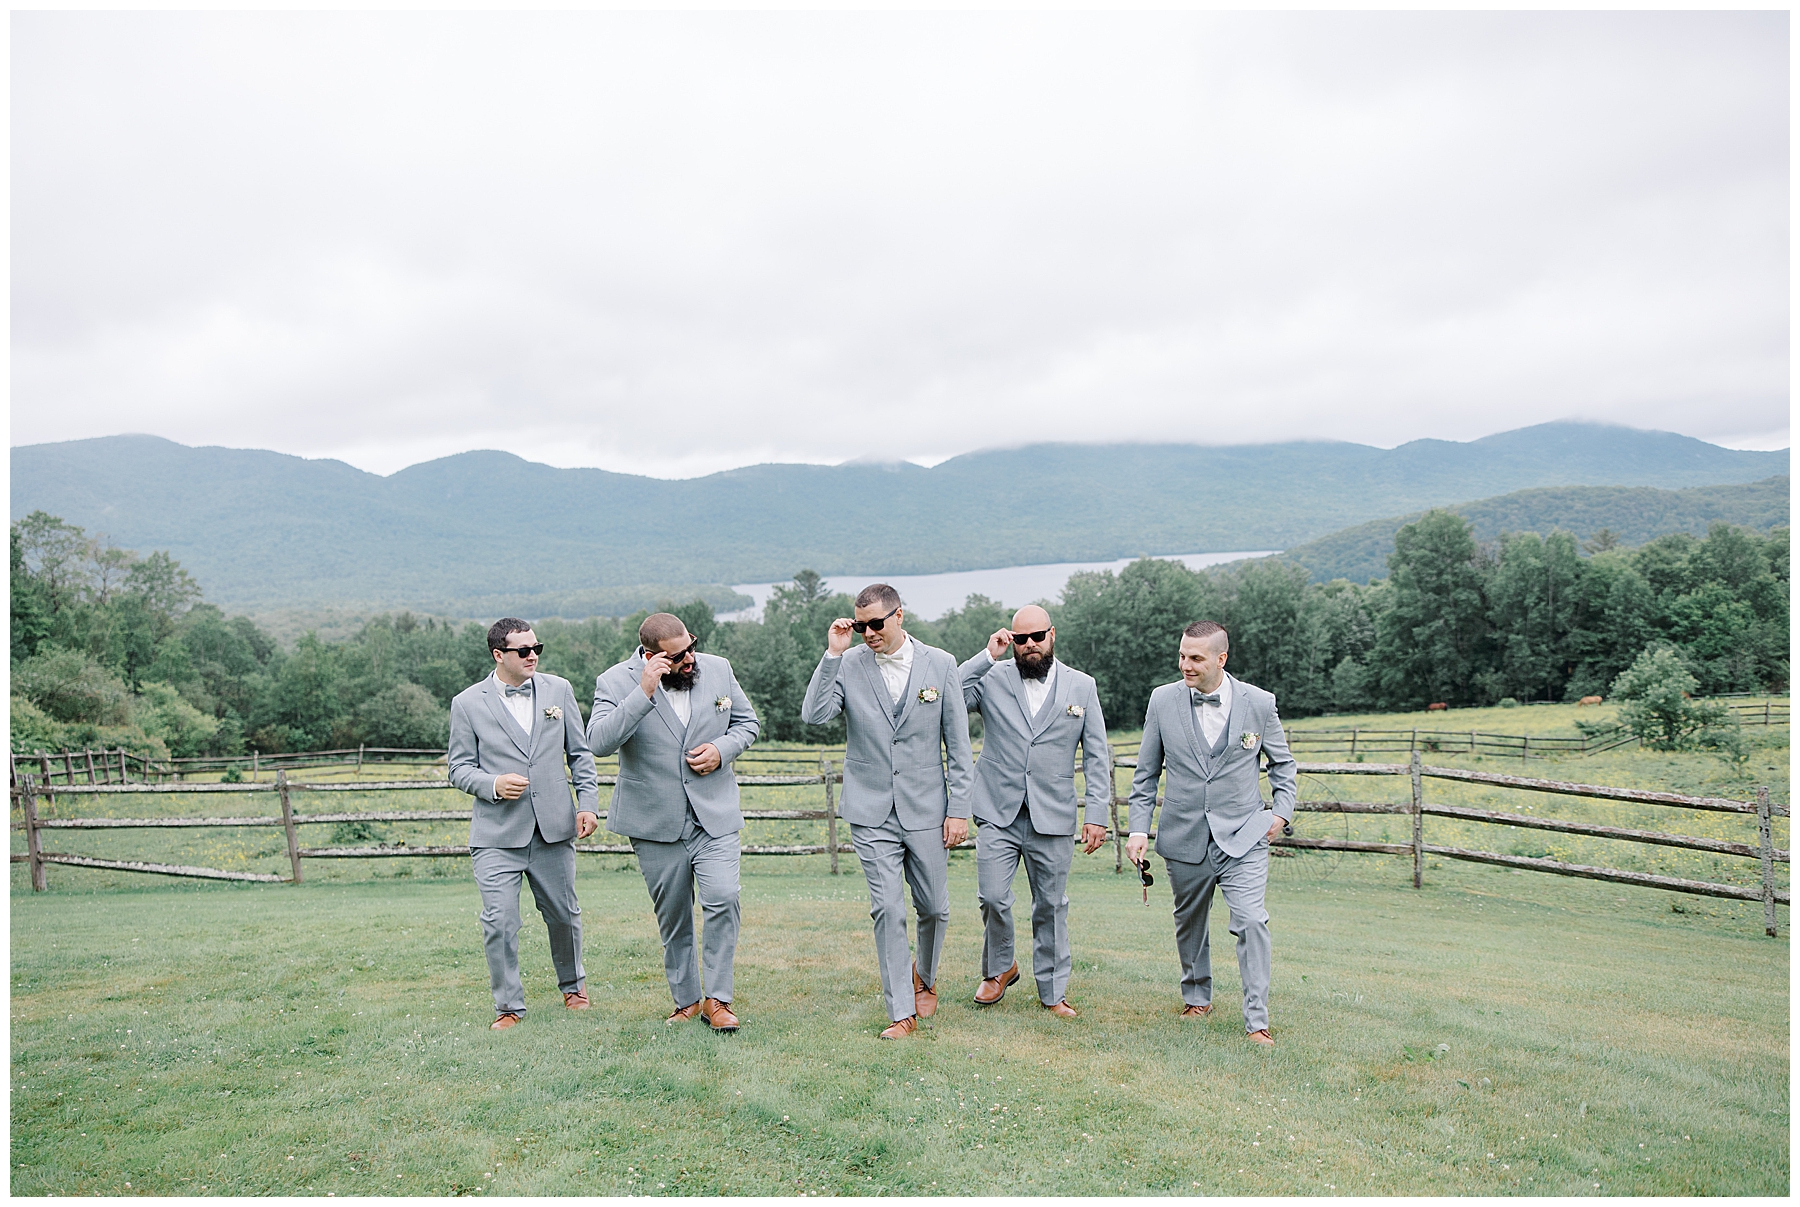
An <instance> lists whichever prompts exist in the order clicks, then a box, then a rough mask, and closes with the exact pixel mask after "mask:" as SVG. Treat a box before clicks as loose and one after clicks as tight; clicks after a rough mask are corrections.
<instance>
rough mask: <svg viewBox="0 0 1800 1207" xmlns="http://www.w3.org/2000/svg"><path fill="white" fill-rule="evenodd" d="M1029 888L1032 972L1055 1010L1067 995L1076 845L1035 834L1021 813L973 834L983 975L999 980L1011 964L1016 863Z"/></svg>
mask: <svg viewBox="0 0 1800 1207" xmlns="http://www.w3.org/2000/svg"><path fill="white" fill-rule="evenodd" d="M1021 860H1023V861H1024V864H1025V879H1026V881H1027V882H1028V883H1029V884H1030V885H1031V939H1032V943H1031V970H1032V973H1033V974H1034V975H1035V976H1036V978H1037V990H1038V1000H1039V1001H1041V1002H1043V1003H1044V1005H1046V1006H1054V1005H1056V1003H1058V1002H1060V1001H1062V1000H1063V998H1064V997H1066V996H1068V992H1069V964H1070V959H1069V894H1068V891H1067V890H1068V884H1069V865H1070V864H1071V863H1073V862H1074V860H1075V840H1074V839H1073V838H1071V837H1070V836H1069V835H1067V834H1039V833H1038V832H1037V831H1036V830H1034V829H1032V828H1031V815H1030V813H1029V812H1027V811H1026V810H1025V809H1020V810H1019V815H1018V816H1017V817H1016V818H1014V819H1013V823H1012V825H1010V826H996V825H987V824H983V825H982V827H981V828H980V829H979V830H977V831H976V832H975V883H976V892H977V894H978V896H979V897H980V900H981V921H982V925H983V929H984V933H983V936H982V942H981V975H982V976H983V977H984V978H985V977H997V976H1000V975H1001V974H1002V973H1004V972H1005V971H1006V970H1007V969H1008V968H1011V967H1012V964H1013V959H1014V955H1013V913H1012V907H1013V881H1014V879H1015V878H1016V877H1017V876H1018V873H1019V863H1020V861H1021Z"/></svg>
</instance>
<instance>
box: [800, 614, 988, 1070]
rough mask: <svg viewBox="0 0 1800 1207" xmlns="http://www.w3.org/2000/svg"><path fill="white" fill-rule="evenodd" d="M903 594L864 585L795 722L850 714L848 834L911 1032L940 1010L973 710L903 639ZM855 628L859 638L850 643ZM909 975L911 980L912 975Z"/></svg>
mask: <svg viewBox="0 0 1800 1207" xmlns="http://www.w3.org/2000/svg"><path fill="white" fill-rule="evenodd" d="M905 620H906V610H905V609H904V608H902V607H901V606H900V593H899V592H898V591H895V590H894V588H892V587H890V586H888V585H887V584H886V583H874V584H872V585H870V586H867V587H864V588H863V589H862V591H861V592H860V593H859V594H858V595H857V597H856V618H855V619H854V620H852V619H850V618H849V617H839V618H838V619H837V620H834V621H832V622H831V629H830V631H829V632H828V633H827V634H826V639H825V656H824V657H823V658H821V659H819V665H818V667H817V669H815V670H814V671H813V676H812V682H811V683H809V684H807V686H806V699H805V700H804V701H803V702H802V703H801V706H800V719H801V720H803V721H805V722H806V723H807V724H808V725H823V724H825V723H826V722H827V721H829V720H831V719H832V718H833V717H835V716H837V715H838V714H839V713H843V714H844V728H845V731H846V733H847V735H848V739H847V748H846V750H845V753H844V800H843V804H842V806H841V809H840V812H841V813H842V814H843V817H844V820H845V821H847V822H849V823H850V841H851V843H852V844H853V845H854V846H855V848H856V855H857V858H858V859H860V860H862V866H863V875H864V876H865V877H867V879H868V881H869V917H870V918H872V919H874V922H875V958H876V960H877V961H878V962H879V963H880V965H881V992H882V995H883V996H884V997H885V998H886V1001H887V1010H888V1018H889V1019H890V1020H892V1025H890V1026H889V1027H888V1028H887V1029H886V1030H885V1031H883V1032H882V1033H881V1038H883V1039H904V1038H906V1037H907V1036H908V1035H911V1034H912V1033H913V1032H914V1031H916V1030H917V1029H918V1026H919V1022H918V1020H919V1019H920V1018H930V1017H931V1016H932V1015H933V1014H934V1013H936V1012H937V971H938V957H939V956H940V955H942V953H943V950H944V927H945V926H946V925H947V924H948V922H949V921H950V886H949V876H950V857H949V850H950V848H951V847H953V846H955V845H956V844H958V843H960V842H961V841H963V839H965V838H967V837H968V836H969V779H970V771H969V765H970V763H971V761H972V758H971V755H970V750H969V714H968V711H967V709H966V708H965V707H964V705H963V693H962V677H961V674H960V672H959V671H958V670H957V667H956V659H954V658H952V657H951V656H950V655H949V654H948V653H946V652H944V651H943V650H940V649H938V648H936V647H935V646H929V645H926V644H924V643H923V642H921V641H918V640H916V639H914V638H912V637H909V636H907V634H906V631H905V630H904V629H903V628H902V627H901V626H902V625H903V624H904V623H905ZM852 633H858V634H861V635H862V638H863V643H862V644H861V645H860V646H858V647H857V648H855V649H851V648H850V637H851V634H852ZM903 881H904V884H907V885H911V886H912V900H913V908H914V909H915V910H917V911H918V915H919V923H918V939H919V942H918V959H917V960H916V961H910V962H909V957H910V955H911V953H910V951H909V950H908V947H907V942H906V894H905V889H904V887H903V883H902V882H903ZM909 972H910V977H909Z"/></svg>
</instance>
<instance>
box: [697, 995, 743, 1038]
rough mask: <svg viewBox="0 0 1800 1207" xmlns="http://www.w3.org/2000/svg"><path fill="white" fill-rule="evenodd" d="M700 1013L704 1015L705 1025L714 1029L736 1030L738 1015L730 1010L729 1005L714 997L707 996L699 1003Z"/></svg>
mask: <svg viewBox="0 0 1800 1207" xmlns="http://www.w3.org/2000/svg"><path fill="white" fill-rule="evenodd" d="M700 1013H701V1014H703V1015H705V1016H706V1025H707V1026H709V1027H711V1028H712V1029H713V1030H714V1031H727V1032H729V1031H736V1030H737V1029H738V1017H737V1015H735V1014H733V1013H732V1012H731V1007H730V1006H727V1005H726V1004H725V1003H724V1002H721V1001H720V1000H719V999H718V998H716V997H709V998H707V999H706V1000H705V1001H703V1002H701V1003H700Z"/></svg>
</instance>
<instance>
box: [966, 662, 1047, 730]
mask: <svg viewBox="0 0 1800 1207" xmlns="http://www.w3.org/2000/svg"><path fill="white" fill-rule="evenodd" d="M981 654H982V656H983V657H984V658H986V659H987V660H988V665H989V666H992V665H993V664H994V656H993V655H992V654H990V653H988V652H987V651H986V650H982V651H981ZM1013 657H1014V658H1015V659H1016V658H1017V657H1018V654H1017V653H1015V654H1014V655H1013ZM1019 686H1020V687H1022V688H1024V689H1025V719H1026V720H1027V721H1032V720H1036V719H1037V715H1038V710H1039V709H1040V708H1042V707H1044V701H1045V700H1046V699H1048V698H1049V696H1050V693H1051V692H1052V691H1054V690H1055V688H1056V659H1054V658H1052V659H1051V660H1050V672H1049V673H1048V674H1047V675H1045V676H1044V677H1043V678H1042V679H1027V678H1026V677H1025V676H1024V675H1020V676H1019Z"/></svg>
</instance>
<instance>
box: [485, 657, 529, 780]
mask: <svg viewBox="0 0 1800 1207" xmlns="http://www.w3.org/2000/svg"><path fill="white" fill-rule="evenodd" d="M504 690H505V688H504V687H503V686H502V685H501V683H500V680H499V678H498V677H497V676H493V675H490V676H488V684H487V689H486V691H487V702H488V711H489V712H491V713H493V714H494V722H495V724H497V725H499V726H500V731H501V732H502V733H504V734H505V735H506V736H507V737H509V738H511V739H512V744H513V745H514V746H517V747H518V748H519V753H520V754H522V755H524V756H525V757H526V758H527V759H529V758H530V757H531V735H530V734H528V733H526V732H525V731H524V730H522V729H520V728H519V723H518V722H517V721H515V720H513V715H512V713H511V712H510V711H508V709H507V707H506V705H505V703H504V702H503V698H502V696H501V695H500V693H501V692H502V691H504ZM533 690H534V693H535V689H533Z"/></svg>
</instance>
